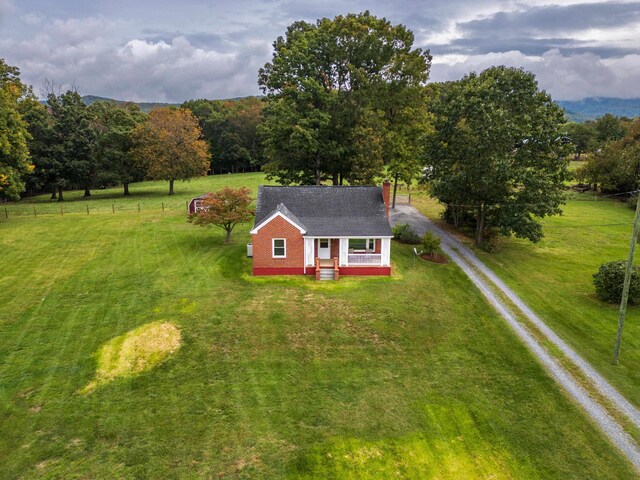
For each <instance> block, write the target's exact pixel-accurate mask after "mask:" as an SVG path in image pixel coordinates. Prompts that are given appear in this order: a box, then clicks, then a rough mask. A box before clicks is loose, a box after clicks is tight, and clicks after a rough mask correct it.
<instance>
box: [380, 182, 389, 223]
mask: <svg viewBox="0 0 640 480" xmlns="http://www.w3.org/2000/svg"><path fill="white" fill-rule="evenodd" d="M390 193H391V183H390V182H389V180H385V181H384V182H382V198H383V199H384V205H385V207H387V218H389V195H390Z"/></svg>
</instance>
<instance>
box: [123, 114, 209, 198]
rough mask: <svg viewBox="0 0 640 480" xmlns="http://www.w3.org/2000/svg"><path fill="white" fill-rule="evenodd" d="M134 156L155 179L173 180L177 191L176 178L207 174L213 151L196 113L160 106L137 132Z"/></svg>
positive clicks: (135, 133)
mask: <svg viewBox="0 0 640 480" xmlns="http://www.w3.org/2000/svg"><path fill="white" fill-rule="evenodd" d="M133 135H134V143H135V147H134V149H133V156H134V159H135V160H136V161H137V162H138V164H139V165H140V166H141V167H142V168H144V169H145V171H146V172H147V177H148V178H150V179H152V180H166V181H168V182H169V195H173V194H174V190H173V184H174V182H175V181H176V180H189V179H190V178H193V177H196V176H198V175H206V173H207V171H208V170H209V167H210V161H211V153H210V152H209V146H208V144H207V142H205V141H204V140H203V139H202V130H201V129H200V126H199V125H198V120H197V119H196V117H194V115H193V113H191V111H190V110H188V109H186V108H180V109H175V108H157V109H155V110H152V111H151V113H150V114H149V116H148V117H147V120H146V121H145V122H144V123H141V124H139V125H138V126H137V127H136V128H135V130H134V132H133Z"/></svg>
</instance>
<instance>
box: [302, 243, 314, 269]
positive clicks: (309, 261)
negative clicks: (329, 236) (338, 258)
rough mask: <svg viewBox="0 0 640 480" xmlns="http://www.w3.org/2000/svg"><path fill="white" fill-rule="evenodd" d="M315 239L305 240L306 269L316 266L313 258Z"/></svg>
mask: <svg viewBox="0 0 640 480" xmlns="http://www.w3.org/2000/svg"><path fill="white" fill-rule="evenodd" d="M314 251H315V248H313V238H306V237H305V239H304V264H305V266H306V267H313V266H314V265H315V259H314V258H313V252H314Z"/></svg>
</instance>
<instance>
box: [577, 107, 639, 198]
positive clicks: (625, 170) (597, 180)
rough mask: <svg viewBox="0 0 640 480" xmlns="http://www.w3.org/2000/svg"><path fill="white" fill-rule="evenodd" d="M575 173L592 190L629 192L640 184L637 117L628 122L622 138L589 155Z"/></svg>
mask: <svg viewBox="0 0 640 480" xmlns="http://www.w3.org/2000/svg"><path fill="white" fill-rule="evenodd" d="M577 176H578V178H579V179H581V180H583V181H585V182H588V183H590V184H592V185H593V188H594V190H597V188H598V187H599V188H600V189H601V190H603V191H611V192H629V191H631V190H636V189H637V188H638V187H640V118H636V119H635V120H633V121H632V122H631V123H629V125H628V126H627V131H626V134H625V136H624V137H623V138H621V139H619V140H613V141H610V142H609V143H607V145H606V146H605V147H604V148H603V149H602V150H601V151H599V152H597V153H596V154H595V155H592V156H591V157H590V158H589V160H588V161H587V163H586V164H585V165H583V166H582V167H580V168H579V169H578V171H577Z"/></svg>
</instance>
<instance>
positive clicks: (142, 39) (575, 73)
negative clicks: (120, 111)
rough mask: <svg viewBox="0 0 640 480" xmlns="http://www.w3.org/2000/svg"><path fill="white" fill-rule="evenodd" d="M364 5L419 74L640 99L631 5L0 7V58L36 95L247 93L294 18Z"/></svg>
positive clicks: (115, 3) (117, 0)
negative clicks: (68, 91)
mask: <svg viewBox="0 0 640 480" xmlns="http://www.w3.org/2000/svg"><path fill="white" fill-rule="evenodd" d="M366 9H368V10H370V11H371V12H372V13H373V14H374V15H377V16H380V17H381V16H384V17H386V18H387V19H388V20H390V21H391V22H393V23H403V24H405V25H407V26H408V27H409V28H411V29H412V30H413V32H414V33H415V36H416V46H419V47H422V48H428V49H430V50H431V53H432V54H433V57H434V60H433V67H432V70H431V79H432V80H434V81H443V80H455V79H458V78H461V77H462V76H463V75H464V74H465V73H467V72H469V71H472V70H474V71H480V70H482V69H484V68H487V67H489V66H491V65H499V64H505V65H510V66H518V67H524V68H525V69H527V70H530V71H532V72H534V73H535V74H536V76H537V78H538V81H539V84H540V86H541V87H542V88H544V89H546V90H547V91H548V92H550V93H551V95H552V96H553V97H554V98H555V99H558V100H576V99H581V98H584V97H589V96H609V97H622V98H631V97H638V96H640V2H639V1H614V2H604V1H590V0H578V1H573V0H549V2H548V3H547V2H545V1H531V0H520V1H495V0H487V1H482V2H478V1H476V0H423V1H417V0H388V1H377V0H370V1H360V0H354V1H346V0H342V1H334V0H329V1H322V0H315V1H313V0H225V1H217V0H210V1H204V0H182V1H168V0H153V1H151V0H108V1H81V0H56V1H52V0H0V57H1V58H4V59H5V61H6V62H7V63H9V64H11V65H16V66H18V67H19V68H20V70H21V72H22V78H23V80H24V81H25V82H26V83H29V84H31V85H33V86H34V88H35V90H36V92H38V91H40V90H41V89H42V86H43V83H44V81H45V79H47V80H50V81H53V82H55V83H56V84H59V85H62V86H63V87H68V86H70V85H75V86H77V88H78V89H79V91H80V93H82V94H93V95H101V96H107V97H113V98H118V99H126V100H134V101H145V100H146V101H167V102H182V101H183V100H187V99H192V98H229V97H238V96H245V95H254V94H258V93H259V90H258V87H257V84H256V80H257V71H258V68H259V67H261V66H262V65H264V63H265V62H267V61H269V60H270V58H271V54H272V48H271V44H272V43H273V40H274V39H275V38H276V37H277V36H278V35H282V34H283V33H284V31H285V29H286V27H287V25H289V24H290V23H291V22H293V21H294V20H307V21H315V20H316V19H317V18H321V17H334V16H335V15H338V14H345V13H349V12H360V11H363V10H366Z"/></svg>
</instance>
